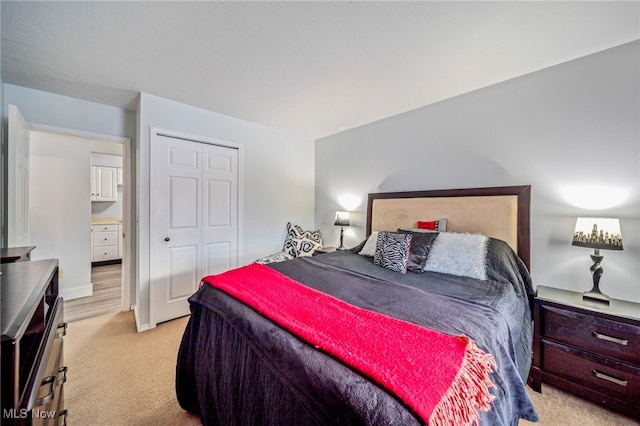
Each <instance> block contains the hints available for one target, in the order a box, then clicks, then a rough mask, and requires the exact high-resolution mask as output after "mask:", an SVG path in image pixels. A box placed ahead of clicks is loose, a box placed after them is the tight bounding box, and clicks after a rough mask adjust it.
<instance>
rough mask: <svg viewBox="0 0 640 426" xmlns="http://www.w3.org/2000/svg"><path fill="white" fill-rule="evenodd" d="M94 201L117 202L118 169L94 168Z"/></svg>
mask: <svg viewBox="0 0 640 426" xmlns="http://www.w3.org/2000/svg"><path fill="white" fill-rule="evenodd" d="M95 170H96V175H95V176H96V191H97V194H96V195H97V196H96V198H95V201H117V199H118V169H116V168H115V167H102V166H96V169H95Z"/></svg>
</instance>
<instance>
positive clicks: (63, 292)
mask: <svg viewBox="0 0 640 426" xmlns="http://www.w3.org/2000/svg"><path fill="white" fill-rule="evenodd" d="M92 294H93V283H91V284H90V285H87V286H83V287H74V288H62V289H60V296H61V297H62V298H63V299H64V300H73V299H79V298H81V297H88V296H91V295H92Z"/></svg>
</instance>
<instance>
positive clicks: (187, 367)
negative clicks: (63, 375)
mask: <svg viewBox="0 0 640 426" xmlns="http://www.w3.org/2000/svg"><path fill="white" fill-rule="evenodd" d="M529 200H530V187H529V186H510V187H494V188H473V189H456V190H437V191H412V192H393V193H376V194H369V197H368V205H367V222H366V233H367V239H365V240H364V241H363V242H362V243H361V244H360V245H358V246H357V247H354V248H353V249H350V250H345V251H335V252H330V253H325V254H321V255H319V256H314V257H300V258H296V259H293V260H287V261H284V262H278V263H274V264H269V265H266V266H265V265H248V266H247V267H242V268H238V270H234V271H230V272H229V273H228V275H226V274H227V273H225V274H220V275H219V276H217V277H206V278H205V279H203V281H204V282H205V283H204V284H203V285H202V286H201V287H200V289H199V290H198V291H197V292H196V293H195V294H194V295H193V296H192V297H191V298H190V304H191V313H192V314H191V317H190V319H189V322H188V325H187V327H186V330H185V333H184V336H183V339H182V342H181V345H180V349H179V354H178V360H177V366H176V393H177V397H178V401H179V403H180V405H181V406H182V408H183V409H185V410H187V411H189V412H192V413H196V414H197V415H199V416H200V417H201V420H202V423H203V424H206V425H382V424H384V425H392V424H395V425H420V424H427V423H429V424H462V423H469V424H472V423H479V424H482V425H485V424H486V425H515V424H517V423H518V421H519V419H526V420H530V421H537V415H536V412H535V409H534V407H533V405H532V403H531V401H530V399H529V397H528V395H527V392H526V389H525V386H526V380H527V376H528V372H529V368H530V363H531V339H532V319H531V309H530V308H531V301H532V298H533V295H534V291H533V288H532V283H531V278H530V276H529V273H528V269H529V262H530V251H529V244H530V242H529ZM444 219H446V231H447V232H442V229H440V232H433V231H438V230H437V229H435V230H431V229H430V230H428V231H431V232H424V230H420V231H418V230H417V229H415V228H416V224H417V222H421V224H422V225H424V224H426V227H427V228H429V227H430V228H433V227H434V224H435V227H436V228H437V227H438V226H440V227H441V228H442V227H444V226H443V224H444V223H445V220H444ZM409 236H410V237H409ZM445 236H446V238H445ZM374 237H375V242H376V243H377V244H378V246H376V247H375V250H373V251H371V243H372V241H374ZM383 237H384V238H383ZM461 238H462V239H461ZM478 238H481V244H479V243H478V240H477V239H478ZM387 239H388V240H387ZM421 239H422V240H421ZM466 239H469V240H470V242H467V241H466ZM426 240H429V241H430V243H429V244H426V245H425V246H424V247H428V249H427V251H429V250H431V251H430V253H427V254H426V255H425V253H424V252H423V253H417V254H416V257H414V258H412V259H408V258H406V259H400V263H402V262H404V264H405V265H406V266H408V267H409V270H408V271H397V270H394V269H393V268H395V266H393V265H396V264H398V262H396V261H397V260H398V259H395V258H394V256H391V255H389V256H386V255H384V254H381V253H386V251H385V250H387V249H389V248H393V250H392V252H393V254H394V255H395V254H396V249H395V247H396V246H397V244H396V243H399V244H400V245H402V244H404V243H405V242H406V243H407V244H411V242H413V244H414V245H413V248H412V250H413V249H416V250H417V248H418V247H423V246H421V244H422V243H421V242H420V241H426ZM381 241H382V243H381ZM389 241H391V242H389ZM367 243H369V244H367ZM478 245H481V247H482V249H481V250H480V253H481V256H480V257H478V256H479V254H478V253H479V251H478V249H474V247H477V246H478ZM367 247H368V248H367ZM452 247H453V248H452ZM460 247H464V249H463V250H462V251H460ZM450 250H453V251H452V252H451V251H450ZM465 250H467V251H465ZM400 252H402V250H400ZM371 254H373V255H371ZM420 254H422V255H423V256H425V257H426V263H425V261H424V259H422V258H421V257H420ZM407 256H409V255H407ZM411 256H413V253H412V254H411ZM386 261H390V262H391V264H392V266H391V267H390V266H389V265H388V264H385V262H386ZM416 262H417V263H416ZM421 262H422V263H421ZM452 264H455V265H454V266H453V267H452V266H451V265H452ZM479 264H482V265H484V266H482V267H481V268H479V266H478V265H479ZM382 265H386V266H382ZM416 265H417V266H416ZM254 266H255V267H258V266H259V267H260V269H257V270H256V269H254ZM411 266H413V269H411ZM418 267H419V268H422V269H420V270H418V269H416V268H418ZM451 268H453V269H451ZM478 271H480V272H478ZM262 274H264V275H262ZM478 274H479V275H478ZM271 277H275V278H273V279H278V280H280V281H282V282H283V283H286V285H288V286H290V287H286V289H284V287H283V289H280V288H278V290H276V291H272V292H273V293H274V294H275V296H276V297H275V298H274V299H283V300H287V298H289V297H291V300H300V303H293V305H296V306H293V307H291V306H283V305H274V304H275V303H276V302H278V303H285V302H281V301H274V300H268V301H267V302H263V303H267V304H268V306H272V305H273V308H272V309H271V311H269V309H266V308H265V307H264V306H263V305H254V304H252V303H254V300H253V299H251V300H249V299H243V297H245V296H243V297H240V295H237V294H235V293H234V289H235V287H236V286H237V287H241V286H242V285H244V283H245V282H246V283H249V282H253V281H255V282H256V283H257V284H256V285H258V286H259V285H261V283H262V281H261V280H263V279H264V280H267V279H272V278H271ZM232 278H233V279H236V282H235V283H232V284H231V285H229V286H227V287H224V283H222V284H221V283H220V282H218V283H217V284H214V281H221V282H222V281H224V282H227V281H229V280H232ZM238 280H240V281H238ZM280 281H278V282H280ZM265 282H266V281H265ZM209 284H211V285H209ZM227 284H228V283H227ZM241 284H242V285H241ZM214 285H216V286H217V287H216V286H214ZM247 285H249V284H247ZM257 288H258V289H260V287H257ZM262 288H263V289H266V290H265V291H260V290H258V293H260V294H257V295H256V297H258V298H266V297H267V296H265V295H264V294H262V293H265V294H267V293H270V291H268V289H271V288H272V286H271V283H270V284H268V285H267V284H265V285H264V287H262ZM289 291H291V292H293V293H291V296H290V295H289V293H288V292H289ZM278 292H280V293H278ZM295 292H299V293H295ZM254 293H255V292H254ZM307 295H308V297H309V299H308V300H309V302H306V301H307V299H306V298H307ZM318 295H319V296H318ZM298 298H299V299H298ZM321 299H322V300H324V299H329V303H327V304H326V305H327V306H326V307H325V305H322V307H320V305H321V303H320V300H321ZM241 300H242V302H241ZM316 301H317V303H316ZM305 303H308V305H309V306H310V308H309V309H312V310H313V315H310V314H309V313H308V312H306V313H304V315H306V316H304V315H303V317H301V318H302V320H301V319H300V318H298V319H297V320H296V321H297V322H296V324H297V327H298V328H296V326H292V325H290V324H286V325H285V324H283V323H282V322H281V318H280V316H284V315H285V314H287V312H288V311H287V310H288V309H292V310H300V309H303V308H304V306H305ZM323 303H325V302H323ZM297 305H300V306H297ZM334 305H335V306H334ZM320 309H322V310H323V311H322V312H320ZM325 309H327V311H326V312H324V310H325ZM331 309H333V310H347V311H348V312H350V314H351V312H353V315H360V316H358V317H357V318H358V319H357V320H353V321H354V324H353V326H351V329H352V330H349V328H350V324H349V323H348V322H345V321H346V320H343V319H337V318H338V315H339V312H337V311H332V310H331ZM259 312H260V313H259ZM287 315H288V314H287ZM370 315H373V316H374V317H373V318H374V319H373V320H372V324H370V325H367V324H363V326H362V328H360V323H359V321H360V318H362V317H363V316H370ZM324 317H327V318H329V320H331V319H332V318H335V327H336V330H341V329H340V327H345V328H344V331H343V332H340V333H338V334H339V336H338V338H341V336H342V335H343V334H353V335H355V339H356V340H358V338H359V337H362V340H363V341H364V342H361V343H360V345H361V346H359V347H358V349H357V350H355V351H354V350H352V349H348V350H347V349H345V348H350V346H349V345H351V342H346V343H345V342H344V341H343V340H339V341H338V343H335V342H333V343H331V344H332V345H333V346H331V344H328V343H327V344H326V345H325V343H324V342H323V341H322V340H314V339H323V338H325V337H323V336H324V335H321V336H320V337H318V333H317V332H313V333H310V335H307V334H305V333H306V332H307V331H308V329H310V328H311V327H312V326H315V323H322V318H324ZM380 318H383V319H384V320H385V321H390V322H391V323H392V325H393V326H395V324H396V323H399V324H400V326H401V327H409V328H407V330H411V332H405V331H397V332H396V331H389V332H387V333H386V334H387V336H382V337H380V339H379V338H378V336H381V334H385V330H392V328H391V327H392V325H390V326H389V328H387V326H386V325H385V326H384V327H382V326H380V325H378V324H379V323H378V321H379V319H380ZM305 321H308V322H305ZM325 323H326V321H325ZM356 323H357V324H356ZM385 324H386V323H385ZM321 326H322V325H321ZM324 326H325V327H326V324H325V325H324ZM367 327H373V328H376V327H377V328H384V329H383V330H377V331H371V330H370V329H369V328H367ZM329 331H331V330H329ZM334 331H335V330H334ZM370 333H381V334H370ZM422 333H426V334H425V335H424V339H423V337H422V336H423V334H422ZM430 333H431V334H430ZM374 335H375V336H376V337H375V338H374V339H370V340H366V339H367V338H369V337H368V336H374ZM416 336H420V339H419V341H416V339H415V337H416ZM432 337H433V338H434V339H443V340H430V339H431V338H432ZM385 338H386V339H389V340H388V341H385V340H384V339H385ZM405 338H406V339H407V340H406V342H411V343H404V342H405V341H404V340H403V339H405ZM331 339H334V337H330V338H328V340H331ZM446 339H448V340H446ZM454 339H457V340H455V342H456V345H457V344H458V343H459V342H461V341H462V340H461V339H466V340H464V342H465V343H464V345H463V346H464V347H465V348H467V349H468V348H473V350H469V351H465V352H464V354H463V355H461V356H462V358H461V359H462V361H455V362H452V363H451V364H455V365H464V366H466V365H467V364H469V363H470V362H468V361H467V360H468V359H474V360H482V361H479V362H478V364H477V365H481V364H482V368H480V367H477V368H476V367H474V368H476V369H482V371H481V372H480V373H479V375H478V377H483V378H484V379H487V380H488V381H485V382H483V383H480V384H479V385H478V389H475V388H474V389H473V391H474V392H476V393H473V394H471V393H464V395H471V396H469V397H461V396H460V395H462V394H459V393H456V394H454V395H453V396H452V394H451V387H448V388H447V386H449V384H448V383H449V382H448V381H446V384H445V385H442V382H445V380H444V379H443V377H444V376H445V375H446V374H449V373H448V370H447V368H448V367H447V366H448V365H449V364H447V363H448V362H449V361H448V360H447V358H448V357H449V356H453V355H451V354H453V353H454V352H456V350H457V349H456V350H454V349H449V346H447V345H449V343H450V342H452V341H453V340H454ZM385 342H386V343H385ZM425 342H428V343H425ZM434 342H442V346H440V343H438V344H437V345H436V344H435V343H434ZM452 344H453V343H452ZM380 345H386V346H382V347H381V346H380ZM403 345H404V346H403ZM420 345H424V346H425V347H422V346H420ZM396 346H397V347H396ZM452 347H453V346H452ZM457 347H458V346H456V348H457ZM445 348H446V349H445ZM394 349H395V351H396V352H393V351H394ZM367 350H369V351H371V353H370V355H366V356H363V355H362V354H367V353H369V352H367ZM376 351H377V352H376ZM421 351H424V352H421ZM344 352H348V353H347V354H346V355H345V354H344ZM431 352H434V353H433V354H432V353H431ZM469 353H471V354H472V356H469ZM378 354H381V355H380V356H378ZM390 354H391V355H390ZM416 354H418V355H417V356H416ZM420 354H424V356H420ZM350 356H351V357H355V358H356V361H354V360H353V359H351V358H349V357H350ZM468 356H469V357H468ZM362 358H381V359H382V360H381V361H380V362H382V363H385V362H386V363H388V364H385V365H387V367H385V368H391V369H394V371H395V369H396V368H397V369H398V371H401V372H404V373H406V374H409V375H411V374H413V376H412V377H415V378H416V384H414V385H413V388H411V386H409V385H407V383H405V382H404V380H405V379H404V378H402V379H398V378H394V377H389V375H388V374H387V373H388V371H387V370H384V371H383V372H382V373H379V372H378V370H375V369H374V370H369V369H367V368H369V367H368V366H364V367H363V366H362V365H361V364H362V362H365V363H366V362H368V360H367V359H364V361H363V360H362ZM405 358H406V359H405ZM376 362H377V361H376ZM407 362H408V365H405V364H406V363H407ZM474 362H475V361H474ZM389 363H391V364H393V365H391V367H389V366H388V365H389ZM383 367H384V366H383ZM485 367H486V368H485ZM394 374H395V373H394ZM461 376H465V377H466V373H465V374H461V373H460V371H459V370H458V371H457V372H454V373H453V375H452V376H447V377H455V380H453V381H452V383H454V382H456V383H457V381H458V379H459V378H460V377H461ZM399 377H404V376H399ZM474 377H475V376H474ZM447 380H448V379H447ZM468 381H469V382H473V383H472V385H475V384H477V383H476V382H480V381H481V380H480V379H477V378H474V379H470V380H468ZM440 386H444V388H443V389H444V390H443V391H442V392H444V393H442V394H438V393H437V392H436V390H437V389H439V387H440ZM464 386H467V387H469V386H470V385H468V384H466V385H464ZM407 388H411V389H408V390H407ZM416 391H417V394H418V395H415V394H416ZM467 391H468V389H466V388H465V392H467ZM411 392H413V394H411ZM487 393H488V398H487V397H486V396H487V395H486V394H487ZM422 394H425V395H427V396H424V395H422ZM441 395H442V398H441ZM478 395H481V396H482V397H480V396H478ZM423 397H424V399H427V400H428V399H429V398H431V399H433V398H435V401H436V402H437V401H440V402H438V403H437V404H436V405H434V406H430V407H429V408H423V406H422V405H420V404H421V402H420V401H419V400H420V398H423ZM481 399H482V400H481ZM416 400H418V401H417V402H416ZM445 400H446V404H444V403H443V402H442V401H445ZM470 400H473V404H471V403H470ZM427 402H428V401H427ZM425 404H426V403H425ZM470 405H473V406H474V407H475V409H473V410H471V411H472V413H471V414H470V413H469V412H468V411H469V408H468V407H469V406H470ZM434 407H435V408H434ZM443 407H444V408H443ZM465 410H467V411H465ZM460 412H465V413H466V414H463V415H460V414H459V413H460ZM436 413H437V415H436ZM456 416H458V417H456ZM460 416H462V417H464V422H462V423H461V420H460V419H461V418H462V417H460Z"/></svg>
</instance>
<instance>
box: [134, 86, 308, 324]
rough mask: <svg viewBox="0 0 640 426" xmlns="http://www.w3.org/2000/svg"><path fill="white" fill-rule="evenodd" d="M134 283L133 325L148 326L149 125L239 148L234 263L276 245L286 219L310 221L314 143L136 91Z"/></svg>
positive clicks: (267, 251) (270, 250)
mask: <svg viewBox="0 0 640 426" xmlns="http://www.w3.org/2000/svg"><path fill="white" fill-rule="evenodd" d="M138 120H139V123H138V129H139V137H138V140H139V141H140V144H139V146H138V151H137V153H136V154H137V155H138V162H139V165H140V168H139V175H138V179H139V182H140V184H139V200H140V210H139V225H140V226H139V241H140V244H139V250H140V252H139V262H140V270H139V276H138V279H139V288H138V300H137V302H136V320H137V322H138V329H139V330H144V329H145V328H147V327H150V326H153V324H152V319H151V318H150V316H149V276H150V275H149V274H150V271H149V268H150V261H149V223H150V215H151V214H152V212H151V211H150V208H149V176H150V174H149V173H150V154H149V152H150V151H149V150H150V144H151V141H150V129H151V128H157V129H161V130H170V131H174V132H182V133H186V134H189V135H194V136H201V137H205V138H217V139H221V140H226V141H230V142H233V143H236V144H240V145H241V146H242V150H243V156H244V158H243V169H244V175H243V176H242V181H243V187H242V189H241V191H242V193H243V198H242V200H241V203H242V205H243V216H242V217H241V229H242V234H241V247H242V252H241V253H240V259H239V263H240V264H247V263H250V262H252V261H254V260H255V259H257V258H259V257H262V256H265V255H268V254H271V253H273V252H276V251H280V250H281V249H282V243H283V241H284V236H285V228H286V223H287V221H292V222H294V223H297V224H299V225H300V226H303V227H312V226H313V223H314V217H313V215H314V207H313V206H314V162H313V156H314V143H313V141H312V140H310V139H305V138H302V137H299V136H295V135H292V134H289V133H286V132H283V131H279V130H275V129H271V128H268V127H264V126H261V125H258V124H255V123H250V122H247V121H243V120H240V119H236V118H232V117H228V116H225V115H222V114H218V113H215V112H211V111H206V110H203V109H200V108H196V107H193V106H189V105H185V104H181V103H178V102H174V101H171V100H167V99H163V98H159V97H156V96H152V95H149V94H145V93H142V94H141V95H140V104H139V110H138Z"/></svg>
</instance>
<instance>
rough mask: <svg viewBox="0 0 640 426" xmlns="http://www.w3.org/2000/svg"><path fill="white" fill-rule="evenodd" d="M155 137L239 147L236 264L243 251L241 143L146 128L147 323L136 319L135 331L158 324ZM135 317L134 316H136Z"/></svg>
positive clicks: (242, 153) (242, 161)
mask: <svg viewBox="0 0 640 426" xmlns="http://www.w3.org/2000/svg"><path fill="white" fill-rule="evenodd" d="M158 136H166V137H170V138H175V139H183V140H187V141H191V142H197V143H205V144H209V145H217V146H222V147H225V148H232V149H237V150H238V200H237V202H238V244H237V253H236V259H237V263H238V266H240V265H239V263H240V259H242V258H243V257H242V252H243V246H242V240H243V238H242V237H243V220H242V219H243V217H244V214H243V212H244V209H243V205H244V203H243V201H242V200H243V199H244V179H243V176H244V145H243V144H240V143H237V142H233V141H228V140H223V139H218V138H212V137H207V136H201V135H193V134H189V133H184V132H178V131H174V130H166V129H160V128H157V127H149V176H148V177H149V216H150V217H149V234H148V237H149V241H148V243H149V258H148V261H149V263H148V265H146V267H147V271H148V279H149V324H148V325H140V324H139V323H138V321H137V319H136V324H138V331H143V330H148V329H152V328H155V327H156V325H157V323H156V320H155V318H156V316H155V304H154V303H153V300H154V297H155V294H154V286H153V285H152V284H153V282H152V281H153V280H152V277H153V272H152V270H151V260H152V259H154V258H155V252H154V251H155V245H154V244H152V242H151V235H152V234H153V233H152V230H153V229H155V227H156V225H157V222H156V219H157V216H156V215H154V214H153V213H152V212H153V206H155V201H156V200H155V197H156V195H155V194H156V184H155V172H156V139H157V138H158ZM136 318H137V317H136Z"/></svg>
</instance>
